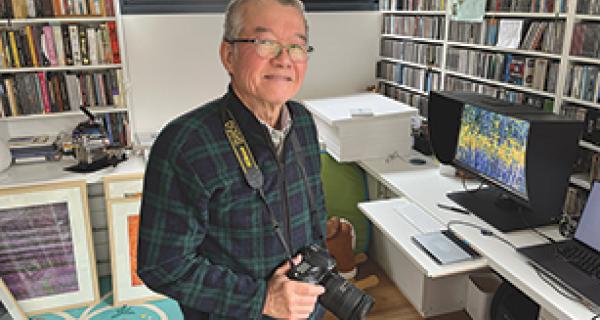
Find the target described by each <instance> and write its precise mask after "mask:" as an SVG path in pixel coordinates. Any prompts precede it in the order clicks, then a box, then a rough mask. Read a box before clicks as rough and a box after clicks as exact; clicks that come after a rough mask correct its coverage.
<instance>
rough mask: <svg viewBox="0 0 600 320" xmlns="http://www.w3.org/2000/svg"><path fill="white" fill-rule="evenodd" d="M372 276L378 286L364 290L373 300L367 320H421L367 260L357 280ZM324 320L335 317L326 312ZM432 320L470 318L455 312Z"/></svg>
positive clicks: (387, 279) (384, 276) (362, 265)
mask: <svg viewBox="0 0 600 320" xmlns="http://www.w3.org/2000/svg"><path fill="white" fill-rule="evenodd" d="M371 274H374V275H376V276H377V277H378V278H379V284H378V285H377V286H375V287H373V288H370V289H367V290H365V291H366V292H367V293H369V294H370V295H371V296H373V298H374V299H375V305H374V306H373V309H371V312H369V315H368V319H369V320H384V319H385V320H389V319H401V320H421V319H423V317H421V316H420V315H419V313H418V312H417V311H416V310H415V308H413V306H412V305H411V304H410V302H408V300H407V299H406V298H405V297H404V295H402V293H401V292H400V291H399V290H398V288H396V286H395V285H394V284H393V283H392V281H391V280H390V279H389V278H388V277H387V276H386V275H385V273H383V270H382V269H381V268H380V267H379V266H377V265H376V264H375V263H374V262H371V261H370V260H367V261H366V262H365V263H363V264H361V265H360V268H359V274H358V277H357V278H358V279H361V278H363V277H365V276H367V275H371ZM323 319H324V320H335V319H336V317H335V316H333V315H332V314H330V313H329V312H327V314H326V315H325V317H324V318H323ZM429 319H432V320H470V319H471V318H470V317H469V316H468V315H467V314H466V313H465V312H456V313H452V314H447V315H442V316H437V317H433V318H429Z"/></svg>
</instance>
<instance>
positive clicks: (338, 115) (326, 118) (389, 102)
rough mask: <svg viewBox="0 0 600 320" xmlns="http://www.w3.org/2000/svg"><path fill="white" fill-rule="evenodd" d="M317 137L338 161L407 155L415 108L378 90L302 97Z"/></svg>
mask: <svg viewBox="0 0 600 320" xmlns="http://www.w3.org/2000/svg"><path fill="white" fill-rule="evenodd" d="M304 105H305V106H306V107H307V108H308V110H309V111H310V112H311V113H312V114H313V117H314V119H315V123H316V125H317V131H318V133H319V137H320V139H322V141H323V142H324V143H325V147H326V148H327V150H328V151H329V153H330V154H331V155H332V156H333V157H334V158H335V159H336V160H337V161H340V162H343V161H357V160H366V159H373V158H385V157H387V156H389V155H391V154H394V153H395V152H397V153H398V155H407V154H409V153H410V149H411V147H412V138H411V136H410V122H411V118H412V117H413V116H416V115H417V109H415V108H413V107H411V106H409V105H406V104H404V103H401V102H398V101H395V100H393V99H390V98H388V97H385V96H382V95H380V94H377V93H363V94H356V95H349V96H340V97H332V98H324V99H313V100H305V101H304Z"/></svg>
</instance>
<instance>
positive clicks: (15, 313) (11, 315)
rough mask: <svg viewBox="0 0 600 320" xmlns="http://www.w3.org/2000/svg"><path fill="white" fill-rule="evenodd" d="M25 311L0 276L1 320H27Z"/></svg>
mask: <svg viewBox="0 0 600 320" xmlns="http://www.w3.org/2000/svg"><path fill="white" fill-rule="evenodd" d="M26 319H27V317H25V313H23V310H21V308H20V307H19V305H18V304H17V301H16V300H15V297H13V295H12V293H10V290H8V287H7V286H6V284H4V281H2V278H0V320H26Z"/></svg>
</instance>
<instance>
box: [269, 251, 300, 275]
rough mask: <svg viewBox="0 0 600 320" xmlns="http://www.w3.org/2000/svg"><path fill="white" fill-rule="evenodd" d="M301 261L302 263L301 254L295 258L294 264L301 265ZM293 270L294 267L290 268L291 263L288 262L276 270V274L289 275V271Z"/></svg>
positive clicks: (293, 259)
mask: <svg viewBox="0 0 600 320" xmlns="http://www.w3.org/2000/svg"><path fill="white" fill-rule="evenodd" d="M301 261H302V255H301V254H298V255H296V256H295V257H294V258H292V262H293V263H294V265H297V264H299V263H300V262H301ZM291 268H292V267H291V266H290V262H289V261H287V260H286V261H285V262H284V263H282V264H281V266H279V268H277V269H275V274H277V275H281V274H286V273H288V271H290V269H291Z"/></svg>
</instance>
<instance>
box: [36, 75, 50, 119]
mask: <svg viewBox="0 0 600 320" xmlns="http://www.w3.org/2000/svg"><path fill="white" fill-rule="evenodd" d="M37 76H38V79H39V83H40V88H41V93H42V102H43V106H44V113H50V112H51V109H50V96H49V94H48V81H47V80H46V74H45V73H44V72H38V73H37Z"/></svg>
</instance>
